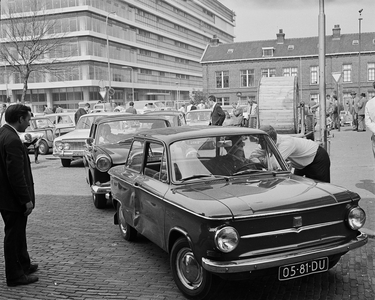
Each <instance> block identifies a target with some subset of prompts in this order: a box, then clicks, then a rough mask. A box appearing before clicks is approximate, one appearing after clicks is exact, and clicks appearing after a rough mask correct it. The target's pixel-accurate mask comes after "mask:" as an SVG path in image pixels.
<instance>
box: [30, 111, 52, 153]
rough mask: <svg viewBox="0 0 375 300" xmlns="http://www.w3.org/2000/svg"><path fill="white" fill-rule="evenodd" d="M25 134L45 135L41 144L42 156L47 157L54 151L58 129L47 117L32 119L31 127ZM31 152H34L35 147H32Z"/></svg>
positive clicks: (40, 151)
mask: <svg viewBox="0 0 375 300" xmlns="http://www.w3.org/2000/svg"><path fill="white" fill-rule="evenodd" d="M25 132H26V133H32V134H42V135H43V136H42V138H41V140H40V142H39V153H40V154H42V155H46V154H48V152H49V151H50V150H51V149H52V146H53V140H54V139H55V138H56V127H55V125H54V124H53V123H52V122H51V121H50V119H49V118H47V117H45V116H40V117H32V118H31V119H30V126H29V127H27V128H26V130H25ZM29 150H34V147H33V146H30V147H29Z"/></svg>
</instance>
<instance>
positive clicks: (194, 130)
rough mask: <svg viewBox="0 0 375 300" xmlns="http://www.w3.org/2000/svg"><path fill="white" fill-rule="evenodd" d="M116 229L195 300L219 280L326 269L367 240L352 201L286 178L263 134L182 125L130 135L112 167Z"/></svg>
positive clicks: (325, 187) (341, 192) (352, 196)
mask: <svg viewBox="0 0 375 300" xmlns="http://www.w3.org/2000/svg"><path fill="white" fill-rule="evenodd" d="M109 175H110V178H111V179H110V186H111V192H110V193H108V194H107V197H108V198H109V199H111V201H112V203H113V206H114V207H115V209H116V213H115V216H114V222H115V224H118V227H119V231H120V234H121V235H122V237H123V238H124V239H125V240H127V241H134V240H136V238H137V233H140V234H142V236H144V237H146V238H147V239H149V240H150V241H152V242H153V243H155V244H156V245H158V246H159V247H161V248H162V249H164V250H165V251H166V252H168V253H169V260H170V268H171V272H172V275H173V278H174V281H175V283H176V285H177V287H178V288H179V289H180V290H181V292H182V293H183V294H184V295H185V296H187V297H188V298H191V299H205V298H206V297H208V296H211V295H212V294H214V293H215V289H216V288H217V287H218V286H219V285H220V282H221V280H222V279H228V280H238V279H246V278H248V277H249V276H250V275H251V276H256V275H257V274H258V275H263V274H264V273H269V274H272V273H274V274H276V276H278V279H279V280H280V281H284V280H291V279H294V278H298V277H302V276H306V275H310V274H314V273H319V272H326V271H327V270H329V269H330V268H332V267H333V266H334V265H335V264H337V263H338V261H339V260H340V257H341V256H342V255H344V254H345V253H347V252H348V251H350V250H352V249H355V248H358V247H361V246H363V245H365V244H366V243H367V240H368V237H367V235H366V234H364V233H362V232H361V231H360V228H361V227H362V226H363V225H364V223H365V219H366V215H365V212H364V210H363V209H362V208H361V207H360V206H359V201H360V197H359V195H358V194H356V193H354V192H352V191H349V190H347V189H345V188H342V187H339V186H336V185H332V184H329V183H323V182H319V181H314V180H312V179H308V178H304V177H300V176H297V175H294V174H292V173H291V172H290V170H289V168H288V166H287V164H286V162H285V161H284V160H283V158H282V157H281V155H280V153H279V151H278V150H277V148H276V146H275V144H274V143H273V141H272V140H271V139H270V137H269V136H268V135H267V134H266V133H265V132H263V131H261V130H257V129H252V128H244V127H229V126H228V127H221V126H220V127H219V126H183V127H173V128H165V129H158V130H154V131H149V132H145V133H141V132H140V133H139V134H137V135H135V136H134V138H133V139H132V143H131V145H130V147H129V153H128V157H127V160H126V163H125V165H121V166H116V167H113V168H111V169H110V170H109Z"/></svg>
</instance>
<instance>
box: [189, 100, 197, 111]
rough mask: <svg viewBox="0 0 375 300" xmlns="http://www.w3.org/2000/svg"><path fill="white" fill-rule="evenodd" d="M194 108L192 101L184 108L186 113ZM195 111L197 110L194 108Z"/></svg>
mask: <svg viewBox="0 0 375 300" xmlns="http://www.w3.org/2000/svg"><path fill="white" fill-rule="evenodd" d="M193 106H194V101H193V100H190V103H189V105H188V106H187V107H186V112H187V113H188V112H189V111H191V108H192V107H193ZM195 109H197V108H195Z"/></svg>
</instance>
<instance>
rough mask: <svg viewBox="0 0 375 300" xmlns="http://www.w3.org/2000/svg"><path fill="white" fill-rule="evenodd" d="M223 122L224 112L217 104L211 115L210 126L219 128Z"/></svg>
mask: <svg viewBox="0 0 375 300" xmlns="http://www.w3.org/2000/svg"><path fill="white" fill-rule="evenodd" d="M224 120H225V112H224V111H223V109H222V108H221V106H220V105H219V104H216V105H215V106H214V110H213V111H212V113H211V124H210V125H216V126H221V125H223V122H224Z"/></svg>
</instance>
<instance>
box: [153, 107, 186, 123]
mask: <svg viewBox="0 0 375 300" xmlns="http://www.w3.org/2000/svg"><path fill="white" fill-rule="evenodd" d="M146 114H148V115H152V116H162V117H164V118H166V119H167V120H168V121H169V123H171V125H172V127H175V126H185V125H187V123H186V119H185V114H184V113H182V112H180V111H177V110H161V111H160V110H154V111H149V112H146Z"/></svg>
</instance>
